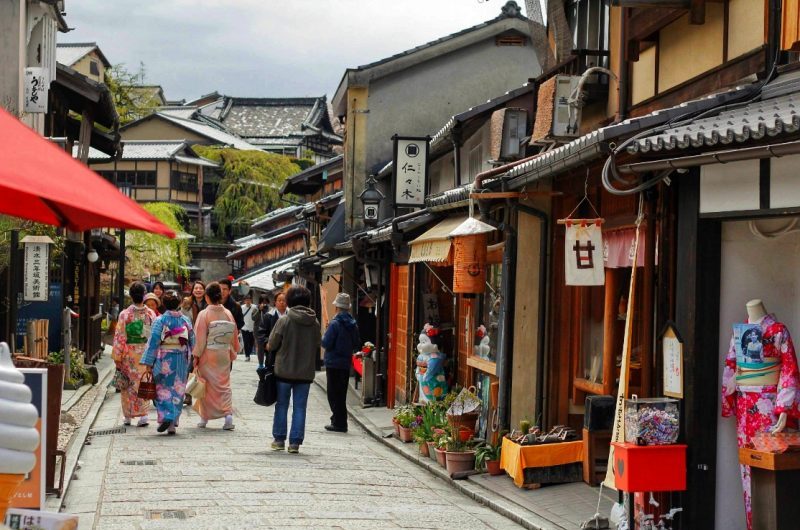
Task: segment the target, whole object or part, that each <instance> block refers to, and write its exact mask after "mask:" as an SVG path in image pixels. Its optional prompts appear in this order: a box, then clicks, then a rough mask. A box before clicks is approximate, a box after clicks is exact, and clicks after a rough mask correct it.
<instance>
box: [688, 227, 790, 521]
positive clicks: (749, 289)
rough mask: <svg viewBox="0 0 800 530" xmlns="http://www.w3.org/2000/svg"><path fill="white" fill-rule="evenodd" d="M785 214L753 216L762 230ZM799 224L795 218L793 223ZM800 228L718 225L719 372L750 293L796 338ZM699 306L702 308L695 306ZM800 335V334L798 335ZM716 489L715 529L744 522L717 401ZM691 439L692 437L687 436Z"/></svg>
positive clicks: (733, 450) (731, 439) (732, 434)
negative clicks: (756, 232)
mask: <svg viewBox="0 0 800 530" xmlns="http://www.w3.org/2000/svg"><path fill="white" fill-rule="evenodd" d="M786 224H787V219H780V220H778V219H774V220H764V221H758V226H759V227H761V228H762V229H764V230H768V231H769V230H776V229H778V228H780V227H783V226H785V225H786ZM798 226H799V227H800V223H798ZM798 270H800V233H792V234H788V235H786V236H783V237H781V238H778V239H775V240H771V241H762V240H761V239H758V238H756V237H755V236H753V235H752V234H751V232H750V229H749V227H748V222H747V221H736V222H726V223H723V225H722V270H721V279H720V287H721V296H720V320H719V324H720V326H719V327H720V332H719V333H720V336H719V345H720V346H719V352H717V354H718V356H719V366H720V371H719V377H718V381H717V388H721V385H722V366H723V362H724V359H725V354H726V353H727V349H728V344H729V343H730V338H731V333H732V328H731V326H732V325H733V324H734V323H736V322H744V319H745V318H746V314H747V312H746V309H745V303H747V301H748V300H752V299H754V298H760V299H762V300H763V301H764V305H765V306H766V307H767V311H769V312H771V313H774V314H775V316H776V317H777V318H778V320H780V321H781V322H783V323H784V324H786V325H787V326H788V328H789V331H790V332H792V333H794V334H795V335H796V337H800V298H798V291H800V275H798V274H797V271H798ZM698 310H702V308H698ZM798 340H800V339H798ZM716 406H717V412H718V414H717V417H718V419H717V467H716V477H717V494H716V507H715V508H716V518H715V519H716V523H715V528H716V530H737V529H744V528H745V527H746V525H745V522H744V503H743V500H742V485H741V484H742V483H741V480H740V477H739V466H738V462H739V460H738V448H737V445H736V421H735V419H734V418H722V416H721V403H720V400H718V401H717V405H716ZM690 443H691V440H690Z"/></svg>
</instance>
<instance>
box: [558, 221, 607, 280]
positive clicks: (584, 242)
mask: <svg viewBox="0 0 800 530" xmlns="http://www.w3.org/2000/svg"><path fill="white" fill-rule="evenodd" d="M562 222H563V223H564V225H565V226H566V228H567V231H566V237H565V239H564V262H565V264H566V270H565V278H566V284H567V285H603V284H604V283H605V271H604V270H603V269H604V267H603V232H602V230H601V225H602V219H565V220H563V221H562Z"/></svg>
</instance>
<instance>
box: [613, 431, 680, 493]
mask: <svg viewBox="0 0 800 530" xmlns="http://www.w3.org/2000/svg"><path fill="white" fill-rule="evenodd" d="M611 445H613V446H614V479H615V481H616V485H617V489H618V490H620V491H627V492H629V493H630V492H637V491H684V490H685V489H686V446H685V445H636V444H631V443H620V442H612V444H611Z"/></svg>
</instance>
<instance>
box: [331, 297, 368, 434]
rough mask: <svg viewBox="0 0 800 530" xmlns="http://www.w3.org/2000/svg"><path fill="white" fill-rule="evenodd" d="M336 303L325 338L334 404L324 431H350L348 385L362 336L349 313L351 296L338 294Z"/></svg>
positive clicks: (334, 303)
mask: <svg viewBox="0 0 800 530" xmlns="http://www.w3.org/2000/svg"><path fill="white" fill-rule="evenodd" d="M333 306H334V307H335V308H336V316H335V317H333V319H332V320H331V321H330V322H329V323H328V329H326V330H325V335H324V336H323V337H322V347H323V348H325V376H326V378H327V381H328V385H327V386H328V405H330V407H331V422H330V424H328V425H326V426H325V430H326V431H332V432H347V385H348V383H349V381H350V365H351V364H352V362H353V353H354V352H356V350H358V349H359V348H360V347H361V337H360V335H359V332H358V324H357V323H356V319H355V318H353V315H351V314H350V308H351V307H352V304H351V302H350V295H349V294H347V293H339V294H337V295H336V299H335V300H334V301H333Z"/></svg>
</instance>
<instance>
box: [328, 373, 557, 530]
mask: <svg viewBox="0 0 800 530" xmlns="http://www.w3.org/2000/svg"><path fill="white" fill-rule="evenodd" d="M314 384H316V385H317V386H318V387H319V388H321V389H322V390H325V391H327V387H326V386H325V385H324V384H323V383H322V381H320V380H318V379H317V378H314ZM351 391H352V388H351V387H350V386H349V385H348V394H349V393H350V392H351ZM347 414H348V416H350V418H351V419H352V420H353V421H354V422H355V423H356V424H358V425H359V426H360V427H361V428H362V429H364V430H365V431H366V432H367V434H369V435H370V436H371V437H372V438H374V439H376V440H378V441H379V442H381V443H382V444H383V445H385V446H386V447H389V448H390V449H392V450H393V451H394V452H396V453H398V454H399V455H401V456H403V457H405V458H406V460H409V461H410V462H413V463H415V464H417V465H418V466H420V467H422V468H423V469H425V470H427V471H428V472H429V473H431V474H432V475H433V476H435V477H437V478H440V479H442V480H444V481H445V482H448V483H449V484H450V485H451V486H453V487H454V488H455V489H456V490H457V491H459V492H460V493H462V494H463V495H465V496H467V497H469V498H470V499H472V500H474V501H476V502H478V503H480V504H482V505H484V506H486V507H487V508H490V509H491V510H493V511H495V512H497V513H499V514H500V515H502V516H504V517H506V518H508V519H510V520H511V521H514V522H515V523H517V524H518V525H520V526H522V527H524V528H526V529H528V530H565V529H564V528H563V527H561V526H557V525H555V524H553V523H551V522H550V521H547V520H546V519H544V518H542V517H540V516H538V515H536V514H535V513H533V512H531V511H529V510H527V509H526V508H524V507H522V506H519V505H518V504H516V503H515V502H513V501H509V500H506V499H503V500H500V499H502V497H499V496H497V495H493V496H492V497H490V496H489V495H488V494H490V493H491V492H489V491H488V490H487V489H486V488H484V487H483V486H480V485H478V484H475V483H471V482H469V481H465V480H453V479H452V478H450V475H449V474H448V473H447V472H445V471H443V470H442V468H441V466H439V465H438V464H434V463H433V461H432V460H431V459H430V458H427V457H426V458H423V457H421V456H416V455H413V454H410V453H408V452H406V451H403V450H402V449H400V448H399V447H398V446H397V445H396V444H394V443H392V441H391V440H392V439H393V437H392V438H384V437H383V436H381V434H379V433H378V432H375V431H373V430H372V428H371V427H369V426H368V425H367V422H366V421H365V420H364V419H363V418H362V417H361V415H360V414H359V413H358V412H356V411H354V410H353V409H352V407H351V406H350V405H349V404H348V405H347ZM505 503H508V504H509V506H504V505H503V504H505ZM520 510H524V511H525V512H524V513H520Z"/></svg>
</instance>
